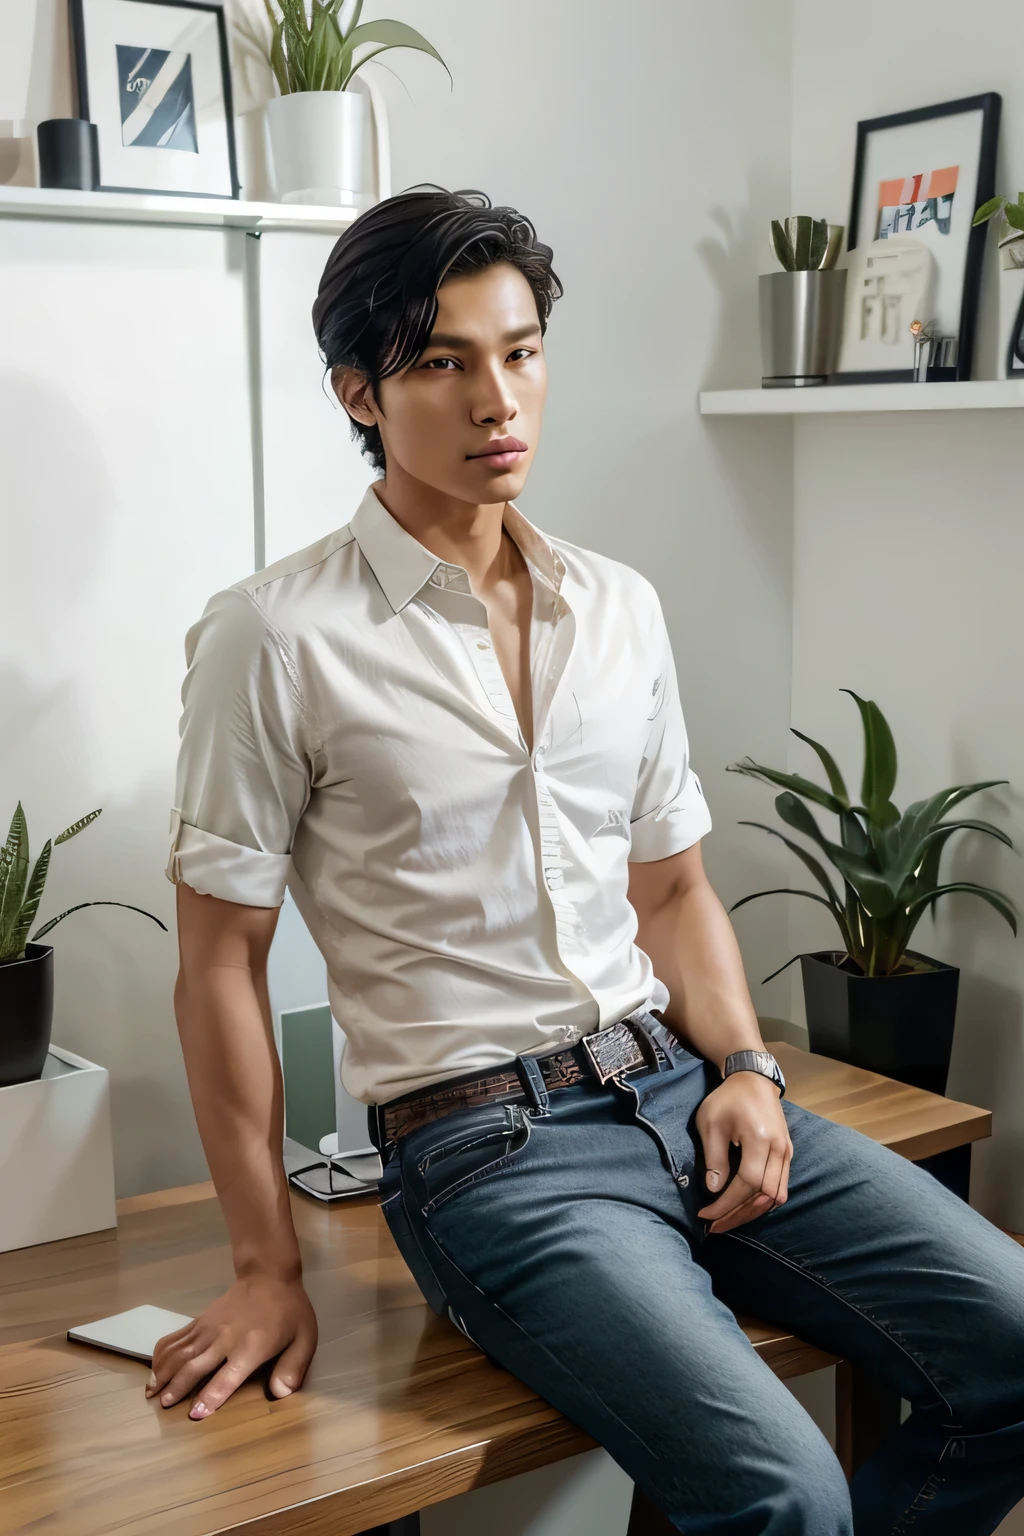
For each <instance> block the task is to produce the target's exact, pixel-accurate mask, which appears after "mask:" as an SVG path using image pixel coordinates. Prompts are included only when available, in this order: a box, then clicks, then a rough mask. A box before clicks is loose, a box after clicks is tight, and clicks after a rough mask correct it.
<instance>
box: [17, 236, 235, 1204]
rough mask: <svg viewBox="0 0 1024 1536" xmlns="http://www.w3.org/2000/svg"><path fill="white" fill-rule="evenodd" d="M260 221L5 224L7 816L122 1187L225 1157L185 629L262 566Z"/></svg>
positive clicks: (65, 1023)
mask: <svg viewBox="0 0 1024 1536" xmlns="http://www.w3.org/2000/svg"><path fill="white" fill-rule="evenodd" d="M244 238H245V237H244V236H243V235H241V234H222V233H216V232H213V231H202V230H180V229H179V230H165V229H154V228H151V227H142V226H136V227H119V228H116V229H112V228H111V227H110V226H106V227H104V226H99V225H86V224H62V223H58V222H54V223H49V222H42V221H39V222H34V221H28V220H8V221H4V222H3V223H0V336H2V338H3V340H2V344H0V485H2V497H0V531H2V535H0V538H2V548H3V568H4V590H3V604H2V610H0V721H2V730H0V816H2V817H3V818H4V820H3V832H4V834H5V833H6V828H7V819H8V818H9V817H10V814H11V812H12V811H13V809H14V805H15V802H16V801H17V800H18V799H19V798H20V799H22V801H23V802H24V805H25V811H26V814H27V817H28V825H29V832H30V835H31V840H32V847H33V851H34V852H38V850H39V848H40V846H41V845H42V843H43V842H44V841H45V839H46V838H47V837H52V836H55V835H56V834H57V833H58V832H59V831H60V830H61V829H62V828H63V827H65V826H67V825H68V824H69V823H70V822H72V821H74V820H76V819H77V818H78V817H80V816H81V815H83V814H84V813H85V812H87V811H90V810H92V809H94V808H95V807H96V806H102V807H103V815H102V816H101V817H100V819H99V821H97V822H96V823H95V824H94V825H93V826H91V827H89V828H87V829H86V831H84V832H83V833H81V834H80V835H79V836H78V837H77V838H75V839H74V841H72V842H70V843H68V844H66V845H65V846H63V847H60V848H57V849H55V851H54V856H53V862H52V864H51V872H50V878H49V881H48V884H47V889H46V894H45V896H44V902H43V907H42V909H41V912H40V918H41V919H42V918H48V917H51V916H55V915H56V914H57V913H58V912H61V911H63V910H64V909H65V908H66V907H69V906H72V905H73V904H75V903H76V902H79V901H87V900H90V899H100V898H106V899H111V900H117V901H126V902H131V903H133V904H135V905H137V906H140V907H144V908H147V909H148V910H149V911H151V912H154V913H155V914H157V915H158V916H159V917H160V918H161V919H162V920H163V921H164V922H165V923H167V924H168V926H169V928H170V930H171V931H170V932H168V933H161V932H160V930H159V929H158V928H157V927H156V926H155V925H154V924H152V923H150V922H148V921H147V920H146V919H145V918H143V917H139V916H136V915H135V914H134V913H131V912H122V911H117V910H116V909H114V908H110V907H99V908H95V909H93V910H91V911H85V912H78V913H75V914H74V915H73V916H72V917H70V918H68V919H67V920H66V921H65V922H64V923H62V924H61V925H60V926H59V927H58V928H56V929H55V930H54V932H53V934H52V938H51V939H50V940H49V942H52V943H53V946H54V952H55V962H56V963H55V973H56V1003H55V1016H54V1031H53V1038H54V1041H55V1042H56V1043H57V1044H59V1045H63V1046H67V1047H69V1048H70V1049H71V1050H73V1051H75V1052H77V1053H79V1054H80V1055H82V1056H85V1057H87V1058H89V1059H90V1060H93V1061H98V1062H100V1063H102V1064H103V1065H104V1066H106V1067H108V1068H109V1070H110V1073H111V1080H112V1088H113V1094H112V1099H113V1114H114V1147H115V1158H116V1168H117V1187H118V1193H119V1194H130V1193H134V1192H136V1191H138V1190H147V1189H154V1188H156V1189H159V1188H161V1187H163V1186H165V1185H168V1184H172V1183H176V1182H187V1181H188V1180H190V1179H199V1178H202V1177H204V1176H205V1173H204V1163H203V1159H202V1154H201V1151H200V1149H199V1144H198V1140H197V1138H196V1135H195V1130H194V1123H193V1119H192V1112H191V1107H190V1105H189V1101H188V1095H187V1091H186V1086H185V1078H184V1071H183V1068H182V1064H181V1054H180V1050H179V1047H178V1040H177V1035H176V1032H175V1028H174V1021H173V1016H172V1009H171V991H172V987H173V980H174V973H175V968H176V961H177V946H176V943H175V937H174V931H173V900H172V897H173V890H172V887H171V886H170V884H169V883H168V882H167V881H166V880H165V879H164V877H163V867H164V865H165V863H166V859H167V826H168V811H169V808H170V806H171V804H172V802H173V788H174V762H175V756H176V751H177V741H178V736H177V721H178V715H179V712H180V704H179V688H180V684H181V674H182V669H183V665H184V662H183V647H182V641H183V637H184V633H185V630H186V628H187V627H188V625H189V624H191V623H192V622H193V620H194V619H195V618H196V617H197V615H198V614H199V612H201V610H202V606H203V604H204V602H205V600H206V597H207V596H208V594H209V593H210V592H211V591H212V590H213V589H214V588H216V587H217V586H222V585H224V584H226V583H227V582H229V581H233V580H235V579H236V578H237V577H238V575H240V574H241V573H242V572H244V571H245V570H247V569H250V568H251V559H252V481H251V474H250V464H251V459H250V443H249V413H248V385H247V361H246V346H245V326H244V313H245V306H244V293H243V280H242V262H241V250H242V247H241V242H242V241H243V240H244Z"/></svg>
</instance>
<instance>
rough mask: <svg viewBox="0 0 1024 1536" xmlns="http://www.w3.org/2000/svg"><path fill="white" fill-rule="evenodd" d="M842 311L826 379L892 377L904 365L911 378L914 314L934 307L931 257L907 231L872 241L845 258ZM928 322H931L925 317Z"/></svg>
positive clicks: (914, 358) (913, 352)
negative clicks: (834, 361) (835, 367)
mask: <svg viewBox="0 0 1024 1536" xmlns="http://www.w3.org/2000/svg"><path fill="white" fill-rule="evenodd" d="M846 270H847V274H848V275H847V281H846V312H845V314H844V316H843V339H842V344H841V346H840V349H839V371H838V373H836V374H835V375H833V379H832V382H834V383H848V382H851V381H852V382H864V381H866V380H867V379H868V378H871V379H873V380H875V381H876V382H877V381H878V380H879V379H891V378H895V377H896V374H895V373H894V372H893V370H894V369H897V368H899V367H901V366H904V365H907V364H909V366H910V368H911V372H910V374H909V378H911V379H913V378H914V377H915V373H914V371H913V370H914V362H915V360H916V352H915V343H914V337H913V336H912V334H911V330H910V327H911V325H912V324H913V323H914V321H915V320H916V318H917V316H919V315H922V314H931V313H933V311H934V292H935V277H936V273H935V258H934V257H933V255H932V253H931V251H930V250H929V249H928V247H927V246H926V245H924V244H923V243H922V242H921V241H920V240H915V239H912V238H911V236H909V235H898V236H892V237H890V238H888V239H886V240H873V241H872V242H871V243H870V245H865V246H864V247H863V248H862V249H860V250H856V251H851V252H850V253H849V255H848V256H847V260H846ZM930 324H932V326H934V322H930Z"/></svg>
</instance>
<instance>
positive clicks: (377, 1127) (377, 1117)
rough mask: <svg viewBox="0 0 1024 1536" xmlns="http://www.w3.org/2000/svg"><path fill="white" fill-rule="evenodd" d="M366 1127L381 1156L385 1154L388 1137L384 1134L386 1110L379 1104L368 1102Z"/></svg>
mask: <svg viewBox="0 0 1024 1536" xmlns="http://www.w3.org/2000/svg"><path fill="white" fill-rule="evenodd" d="M366 1127H367V1130H368V1132H369V1136H370V1140H371V1141H372V1142H373V1145H374V1146H375V1147H376V1148H377V1151H378V1152H379V1153H380V1154H381V1156H383V1154H384V1148H385V1146H386V1144H387V1137H386V1136H385V1134H384V1112H383V1110H382V1109H381V1106H380V1105H379V1104H367V1106H366Z"/></svg>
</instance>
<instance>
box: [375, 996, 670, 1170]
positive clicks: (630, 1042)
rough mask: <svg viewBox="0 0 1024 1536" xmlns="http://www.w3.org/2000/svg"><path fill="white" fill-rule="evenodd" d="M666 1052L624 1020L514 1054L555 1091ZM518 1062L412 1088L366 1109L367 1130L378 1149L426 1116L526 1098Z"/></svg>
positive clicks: (633, 1067)
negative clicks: (550, 1047) (557, 1047)
mask: <svg viewBox="0 0 1024 1536" xmlns="http://www.w3.org/2000/svg"><path fill="white" fill-rule="evenodd" d="M664 1059H665V1052H664V1050H663V1049H662V1047H661V1046H660V1045H659V1044H658V1042H657V1041H656V1040H655V1039H654V1038H653V1037H652V1035H651V1034H649V1033H648V1031H647V1030H646V1029H645V1028H644V1026H643V1025H642V1024H640V1023H639V1022H637V1021H633V1020H631V1019H630V1020H626V1019H623V1020H622V1021H621V1022H620V1023H618V1024H612V1025H610V1026H609V1027H608V1028H607V1029H599V1030H594V1031H593V1032H592V1033H591V1034H589V1035H584V1036H583V1039H582V1040H581V1041H580V1043H579V1044H578V1045H575V1046H573V1047H571V1049H569V1050H565V1051H556V1052H554V1053H553V1054H550V1055H547V1056H535V1057H532V1058H519V1060H524V1061H525V1060H529V1061H531V1062H532V1063H535V1065H536V1067H538V1068H539V1069H540V1075H541V1078H542V1080H543V1083H544V1087H545V1089H546V1090H547V1091H548V1092H549V1093H552V1092H555V1091H556V1090H557V1089H559V1088H571V1087H572V1086H573V1084H575V1083H582V1082H584V1081H586V1079H587V1078H588V1077H589V1078H595V1079H596V1080H597V1081H598V1082H599V1083H607V1082H608V1081H610V1080H611V1079H614V1078H617V1077H621V1076H623V1075H624V1074H625V1073H627V1072H634V1071H639V1070H640V1069H644V1070H648V1071H649V1070H651V1069H654V1068H657V1066H658V1064H659V1060H664ZM528 1075H529V1074H528V1073H522V1072H520V1070H519V1069H518V1067H517V1066H510V1067H502V1068H498V1069H497V1070H494V1071H485V1072H471V1073H467V1074H465V1076H463V1077H454V1078H446V1079H445V1081H444V1082H442V1083H435V1084H432V1085H431V1086H430V1087H429V1088H422V1089H418V1090H414V1091H413V1092H412V1093H406V1094H403V1095H402V1096H401V1097H400V1098H397V1099H391V1100H389V1101H388V1103H387V1104H380V1105H375V1106H372V1107H371V1110H370V1124H371V1131H372V1130H373V1129H374V1121H376V1130H377V1135H376V1136H374V1141H375V1142H376V1144H377V1145H378V1148H379V1150H380V1151H382V1152H383V1151H384V1150H385V1149H386V1148H387V1147H389V1146H391V1145H393V1144H394V1143H395V1142H397V1141H399V1140H401V1138H402V1137H403V1136H405V1135H407V1134H408V1133H409V1131H412V1130H415V1129H416V1128H417V1127H418V1126H421V1125H428V1124H429V1123H430V1121H431V1120H437V1119H440V1117H441V1116H442V1115H450V1114H452V1113H453V1112H454V1111H455V1110H457V1109H469V1108H472V1107H474V1106H477V1105H480V1104H513V1103H516V1102H517V1101H518V1102H522V1101H524V1100H528V1099H530V1097H531V1095H530V1094H529V1093H528V1092H527V1090H526V1087H525V1084H524V1077H527V1076H528Z"/></svg>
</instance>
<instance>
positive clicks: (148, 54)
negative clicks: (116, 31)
mask: <svg viewBox="0 0 1024 1536" xmlns="http://www.w3.org/2000/svg"><path fill="white" fill-rule="evenodd" d="M117 79H118V86H119V89H120V98H121V143H122V144H123V145H125V146H126V147H134V148H146V149H177V150H184V151H186V152H188V153H191V154H194V155H196V154H198V153H199V140H198V137H197V134H196V112H195V98H194V95H193V91H192V55H191V54H189V53H184V52H178V51H171V50H168V49H166V48H130V47H127V46H125V45H124V44H123V43H118V44H117Z"/></svg>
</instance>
